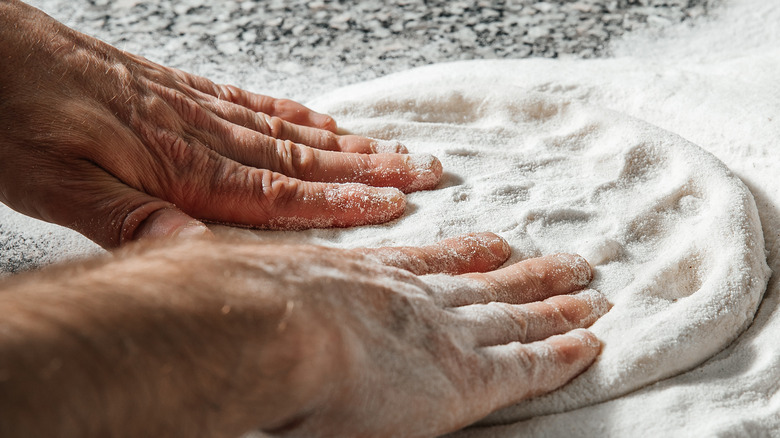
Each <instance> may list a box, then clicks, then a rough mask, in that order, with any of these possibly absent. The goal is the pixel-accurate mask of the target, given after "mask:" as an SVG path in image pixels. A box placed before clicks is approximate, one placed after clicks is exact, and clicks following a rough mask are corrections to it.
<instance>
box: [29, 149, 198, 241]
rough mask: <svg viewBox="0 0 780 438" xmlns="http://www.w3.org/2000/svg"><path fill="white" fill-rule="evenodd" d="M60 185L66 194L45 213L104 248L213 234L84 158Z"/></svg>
mask: <svg viewBox="0 0 780 438" xmlns="http://www.w3.org/2000/svg"><path fill="white" fill-rule="evenodd" d="M67 172H68V173H69V175H67V176H68V177H67V178H62V179H61V183H60V184H59V186H58V187H60V188H61V189H62V190H63V193H65V195H57V196H56V197H52V198H51V201H50V202H48V203H47V204H48V205H47V208H48V209H49V210H48V211H49V212H50V213H49V217H44V218H43V219H45V220H49V221H51V222H55V223H58V224H60V225H64V226H67V227H70V228H72V229H74V230H76V231H78V232H80V233H81V234H83V235H85V236H87V237H88V238H90V239H91V240H93V241H94V242H96V243H97V244H99V245H100V246H102V247H104V248H114V247H117V246H120V245H122V244H125V243H128V242H131V241H133V240H138V239H144V238H163V237H196V236H203V237H208V236H213V234H212V233H211V231H209V229H208V228H207V227H206V226H205V225H203V223H201V222H200V221H198V220H196V219H194V218H192V217H191V216H188V215H187V214H185V213H183V212H182V211H181V210H179V209H178V208H176V207H175V206H174V205H173V204H171V203H170V202H166V201H164V200H162V199H159V198H156V197H154V196H150V195H148V194H146V193H142V192H139V191H137V190H135V189H133V188H131V187H128V186H127V185H125V184H123V183H122V182H120V181H119V180H117V179H116V178H114V177H113V176H111V175H109V174H108V173H106V172H105V171H104V170H103V169H100V168H98V167H97V166H94V165H92V164H88V163H84V162H78V163H74V164H72V165H71V166H70V168H69V169H68V171H67Z"/></svg>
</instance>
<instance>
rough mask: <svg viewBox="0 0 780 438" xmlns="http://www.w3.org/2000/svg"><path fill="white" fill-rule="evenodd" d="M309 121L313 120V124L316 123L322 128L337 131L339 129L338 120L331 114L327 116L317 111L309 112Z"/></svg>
mask: <svg viewBox="0 0 780 438" xmlns="http://www.w3.org/2000/svg"><path fill="white" fill-rule="evenodd" d="M309 121H310V122H312V124H313V125H316V126H318V127H320V128H322V129H327V130H328V131H335V130H336V129H337V126H336V121H335V120H334V119H333V117H331V116H326V115H325V114H320V113H315V112H313V111H312V112H311V113H310V114H309Z"/></svg>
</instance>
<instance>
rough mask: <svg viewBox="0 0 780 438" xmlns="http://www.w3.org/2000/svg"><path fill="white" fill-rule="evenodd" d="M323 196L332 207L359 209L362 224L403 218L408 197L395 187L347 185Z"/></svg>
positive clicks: (327, 191) (328, 189) (342, 185)
mask: <svg viewBox="0 0 780 438" xmlns="http://www.w3.org/2000/svg"><path fill="white" fill-rule="evenodd" d="M323 194H324V195H325V200H326V201H327V203H328V204H329V205H331V206H334V207H336V208H339V209H342V210H354V209H359V211H360V215H361V219H362V221H361V224H367V223H382V222H387V221H390V220H393V219H395V218H397V217H399V216H401V215H402V214H403V212H404V209H405V208H406V196H405V195H404V194H403V192H401V191H400V190H398V189H396V188H393V187H369V186H366V185H364V184H356V183H347V184H337V185H333V186H331V187H329V188H327V189H326V190H324V191H323Z"/></svg>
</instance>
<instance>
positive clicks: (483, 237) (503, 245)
mask: <svg viewBox="0 0 780 438" xmlns="http://www.w3.org/2000/svg"><path fill="white" fill-rule="evenodd" d="M474 238H475V239H477V240H478V241H480V242H481V243H482V245H483V246H484V247H486V248H488V249H489V250H490V252H491V253H492V254H493V255H494V256H495V257H496V259H499V260H506V259H507V258H508V257H509V255H510V254H511V253H512V249H511V248H510V247H509V243H507V241H506V240H504V239H503V238H502V237H501V236H499V235H497V234H493V233H477V234H475V235H474Z"/></svg>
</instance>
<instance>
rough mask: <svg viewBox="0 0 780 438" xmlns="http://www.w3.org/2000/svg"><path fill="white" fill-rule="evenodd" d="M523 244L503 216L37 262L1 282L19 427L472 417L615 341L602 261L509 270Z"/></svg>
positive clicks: (194, 431)
mask: <svg viewBox="0 0 780 438" xmlns="http://www.w3.org/2000/svg"><path fill="white" fill-rule="evenodd" d="M508 256H509V247H508V246H507V244H506V242H504V241H503V240H502V239H501V238H499V237H498V236H496V235H493V234H489V233H485V234H474V235H468V236H464V237H461V238H456V239H449V240H446V241H443V242H440V243H439V244H436V245H432V246H428V247H423V248H397V249H392V248H382V249H377V250H361V251H353V250H343V249H332V248H323V247H316V246H293V245H268V244H258V243H247V242H223V241H201V240H198V239H189V240H181V241H179V242H176V243H175V244H174V245H170V244H167V245H160V244H155V245H153V246H146V247H144V246H143V245H142V246H140V247H136V248H133V247H130V248H128V249H126V250H125V251H119V252H118V253H117V254H115V255H114V256H113V257H106V258H104V259H103V260H102V261H101V260H93V261H91V262H88V263H85V264H81V265H77V266H75V267H71V268H68V267H60V268H58V269H57V268H55V269H54V270H50V271H44V272H41V273H32V274H28V275H23V276H18V277H16V278H15V279H12V280H11V281H9V282H7V283H5V284H2V285H1V286H0V287H1V288H2V293H0V314H2V315H4V317H3V318H2V320H0V351H2V352H3V354H2V355H0V376H1V377H2V378H0V412H3V421H0V436H4V437H17V436H18V437H27V436H80V437H93V436H94V437H98V436H116V437H122V436H127V437H137V436H214V437H237V436H240V435H241V434H243V433H245V432H248V431H250V430H258V429H260V430H264V431H266V432H269V433H271V434H278V435H285V436H301V437H318V436H322V437H331V436H344V437H351V436H370V437H385V436H403V437H416V436H419V437H425V436H434V435H438V434H441V433H446V432H448V431H453V430H456V429H457V428H460V427H463V426H466V425H468V424H470V423H472V422H474V421H477V420H479V419H480V418H482V417H484V416H486V415H487V414H489V413H490V412H491V411H493V410H495V409H498V408H501V407H503V406H506V405H508V404H511V403H516V402H518V401H521V400H523V399H526V398H528V397H532V396H534V395H538V394H542V393H544V392H547V391H550V390H553V389H555V388H557V387H559V386H561V385H563V384H564V383H566V382H567V381H568V380H569V379H571V378H572V377H574V376H575V375H577V374H578V373H580V372H581V371H582V370H584V369H585V368H586V367H587V366H588V365H589V364H590V363H591V362H592V361H593V360H594V358H595V357H596V355H597V354H598V352H599V350H600V344H599V341H597V340H596V339H595V338H594V336H593V334H591V333H590V332H588V331H586V330H583V329H578V328H580V327H587V326H589V325H590V324H591V323H593V321H595V320H596V319H597V318H598V317H599V316H601V315H602V314H603V313H604V312H606V311H607V310H608V307H609V304H608V303H607V302H606V300H605V298H604V296H602V295H601V294H599V293H597V292H595V291H592V290H585V291H581V289H582V288H583V287H584V286H585V285H586V284H587V283H588V281H589V280H590V276H591V271H590V267H589V265H588V263H587V262H586V261H585V260H583V259H582V258H581V257H578V256H572V255H553V256H548V257H542V258H538V259H532V260H527V261H523V262H520V263H516V264H513V265H510V266H507V267H504V268H501V269H498V270H494V269H496V268H498V267H499V266H501V264H502V263H504V261H505V260H506V259H507V257H508ZM380 261H381V263H380ZM396 265H397V266H401V267H403V268H405V269H411V271H409V270H405V269H399V268H398V267H397V266H396ZM491 270H492V271H491ZM436 271H447V272H460V273H463V274H460V275H444V274H431V273H432V272H436ZM475 271H485V272H482V273H480V272H475ZM418 274H424V275H418ZM577 291H579V292H577ZM572 292H576V293H574V294H570V293H572ZM30 412H35V415H34V416H31V415H29V413H30ZM139 419H143V421H139Z"/></svg>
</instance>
